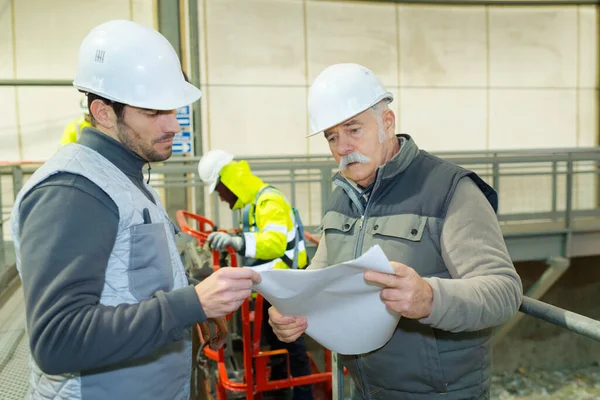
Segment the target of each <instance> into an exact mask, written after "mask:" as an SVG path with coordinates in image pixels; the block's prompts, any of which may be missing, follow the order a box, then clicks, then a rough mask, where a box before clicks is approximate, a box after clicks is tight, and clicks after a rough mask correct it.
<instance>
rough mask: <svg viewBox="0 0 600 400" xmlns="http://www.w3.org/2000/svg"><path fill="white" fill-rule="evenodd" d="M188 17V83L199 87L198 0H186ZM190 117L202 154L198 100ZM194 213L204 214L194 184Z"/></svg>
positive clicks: (201, 197) (197, 148)
mask: <svg viewBox="0 0 600 400" xmlns="http://www.w3.org/2000/svg"><path fill="white" fill-rule="evenodd" d="M188 14H189V15H188V17H189V26H190V48H189V52H190V69H191V71H190V83H191V84H192V85H194V86H196V87H200V39H199V33H198V30H199V23H198V0H188ZM192 118H193V120H194V126H193V129H194V133H193V134H194V154H195V155H196V156H201V155H203V154H204V148H203V144H202V107H201V106H200V100H198V101H195V102H194V103H193V104H192ZM195 196H196V213H197V214H200V215H204V212H205V204H204V187H203V186H202V185H200V186H196V188H195Z"/></svg>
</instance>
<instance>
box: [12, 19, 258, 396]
mask: <svg viewBox="0 0 600 400" xmlns="http://www.w3.org/2000/svg"><path fill="white" fill-rule="evenodd" d="M99 83H101V84H99ZM73 84H74V86H75V87H76V88H77V89H79V90H80V91H82V92H85V93H87V98H88V104H89V108H90V114H91V117H92V122H91V123H92V126H93V127H91V128H85V129H84V130H83V131H82V133H81V138H80V139H79V141H78V143H72V144H69V145H66V146H64V147H62V148H61V149H60V150H59V151H58V152H57V153H56V154H55V155H53V156H52V157H51V158H50V159H49V160H48V161H47V162H46V163H45V164H44V165H42V166H41V167H40V168H39V169H38V170H37V171H36V172H35V173H34V174H33V175H32V177H31V178H30V179H29V180H28V181H27V184H26V185H25V186H24V187H23V189H22V190H21V191H20V192H19V194H18V196H17V199H16V201H15V206H14V208H13V214H12V216H11V229H12V235H13V239H14V244H15V251H16V254H17V260H18V261H17V268H18V270H19V275H20V277H21V280H22V282H23V292H24V296H25V306H26V321H27V333H28V335H29V343H30V350H31V355H32V357H31V361H30V362H31V365H30V374H31V377H30V380H29V381H30V382H31V387H30V397H31V398H34V399H56V398H63V399H70V400H73V399H85V400H93V399H103V400H105V399H115V400H116V399H187V398H189V394H190V393H189V385H190V375H191V356H192V354H191V340H190V338H191V336H190V330H189V327H190V326H191V325H193V324H195V323H196V322H201V321H206V319H207V318H216V317H220V316H223V315H226V314H228V313H230V312H233V311H235V310H236V309H237V308H238V307H239V306H240V305H241V303H242V302H243V301H244V299H246V298H247V297H248V296H249V295H250V293H251V290H250V288H251V286H252V284H253V282H258V281H260V275H258V274H257V273H256V272H255V271H253V270H251V269H249V268H248V269H245V268H239V269H233V268H228V269H223V270H220V271H217V272H215V273H213V274H212V275H211V276H210V277H208V278H207V279H205V280H204V281H202V282H201V283H199V284H198V285H196V286H193V285H190V284H188V280H187V278H186V274H185V270H184V268H183V265H182V263H181V259H180V256H179V253H178V251H177V248H176V245H175V239H174V238H175V235H176V234H177V232H176V226H175V225H174V224H173V223H172V222H171V221H170V220H169V218H168V216H167V213H166V211H165V209H164V208H163V206H162V205H161V203H160V199H159V196H158V195H157V193H156V191H155V190H154V189H153V188H152V187H151V186H150V185H149V184H148V183H146V180H145V179H144V174H143V171H142V168H143V166H144V165H145V164H146V163H150V162H154V161H163V160H166V159H168V158H169V157H170V156H171V152H172V143H173V137H174V136H175V134H176V133H178V132H179V130H180V128H179V125H178V123H177V118H176V109H177V108H179V107H182V106H184V105H187V104H190V103H193V102H194V101H197V100H198V99H199V98H200V96H201V92H200V90H198V89H197V88H196V87H194V86H192V85H191V84H189V83H187V82H186V81H185V80H184V78H183V75H182V72H181V66H180V62H179V59H178V58H177V55H176V53H175V51H174V50H173V48H172V46H171V45H170V44H169V42H168V41H167V40H166V39H165V38H164V37H163V36H162V35H161V34H160V33H158V32H157V31H155V30H153V29H150V28H147V27H145V26H143V25H140V24H136V23H133V22H130V21H109V22H106V23H103V24H101V25H99V26H97V27H95V28H94V29H92V31H91V32H89V34H88V35H87V36H86V37H85V39H84V40H83V42H82V44H81V47H80V51H79V62H78V67H77V75H76V77H75V81H74V83H73Z"/></svg>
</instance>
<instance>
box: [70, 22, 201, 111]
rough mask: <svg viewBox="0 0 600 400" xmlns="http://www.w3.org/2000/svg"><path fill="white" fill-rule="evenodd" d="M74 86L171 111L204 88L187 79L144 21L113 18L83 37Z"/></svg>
mask: <svg viewBox="0 0 600 400" xmlns="http://www.w3.org/2000/svg"><path fill="white" fill-rule="evenodd" d="M73 86H75V87H76V88H77V89H79V90H80V91H83V92H89V93H94V94H97V95H98V96H101V97H104V98H106V99H109V100H112V101H116V102H119V103H123V104H127V105H130V106H134V107H140V108H147V109H151V110H174V109H176V108H179V107H183V106H185V105H189V104H191V103H193V102H194V101H196V100H198V99H199V98H200V96H202V92H201V91H200V90H199V89H198V88H196V87H195V86H193V85H191V84H190V83H188V82H186V80H185V78H184V76H183V72H182V70H181V63H180V61H179V58H178V57H177V53H175V50H174V49H173V46H171V44H170V43H169V41H168V40H167V39H166V38H165V37H164V36H163V35H161V34H160V33H159V32H157V31H155V30H154V29H151V28H148V27H146V26H144V25H141V24H138V23H135V22H132V21H126V20H114V21H108V22H105V23H103V24H100V25H98V26H97V27H95V28H94V29H92V30H91V31H90V32H89V33H88V35H87V36H86V37H85V39H83V42H82V43H81V47H80V49H79V62H78V66H77V75H76V77H75V80H74V82H73Z"/></svg>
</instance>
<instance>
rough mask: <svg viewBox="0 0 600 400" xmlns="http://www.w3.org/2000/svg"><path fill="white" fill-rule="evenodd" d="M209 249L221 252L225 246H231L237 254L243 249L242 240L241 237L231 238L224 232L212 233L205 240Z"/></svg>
mask: <svg viewBox="0 0 600 400" xmlns="http://www.w3.org/2000/svg"><path fill="white" fill-rule="evenodd" d="M206 241H207V243H208V245H209V247H210V248H211V249H214V250H218V251H223V250H225V248H226V247H227V246H231V247H232V248H233V249H234V250H235V251H237V252H239V251H240V250H241V249H242V247H244V238H243V237H241V236H231V235H230V234H228V233H225V232H213V233H211V234H210V235H208V239H207V240H206Z"/></svg>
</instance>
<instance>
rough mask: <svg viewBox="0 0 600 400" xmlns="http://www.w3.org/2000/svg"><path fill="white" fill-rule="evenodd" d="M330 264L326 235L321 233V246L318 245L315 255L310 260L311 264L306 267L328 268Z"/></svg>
mask: <svg viewBox="0 0 600 400" xmlns="http://www.w3.org/2000/svg"><path fill="white" fill-rule="evenodd" d="M328 266H329V264H328V263H327V246H326V242H325V235H321V240H320V241H319V246H317V251H316V252H315V256H314V257H313V258H312V260H310V265H309V266H308V267H306V269H323V268H327V267H328Z"/></svg>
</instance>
